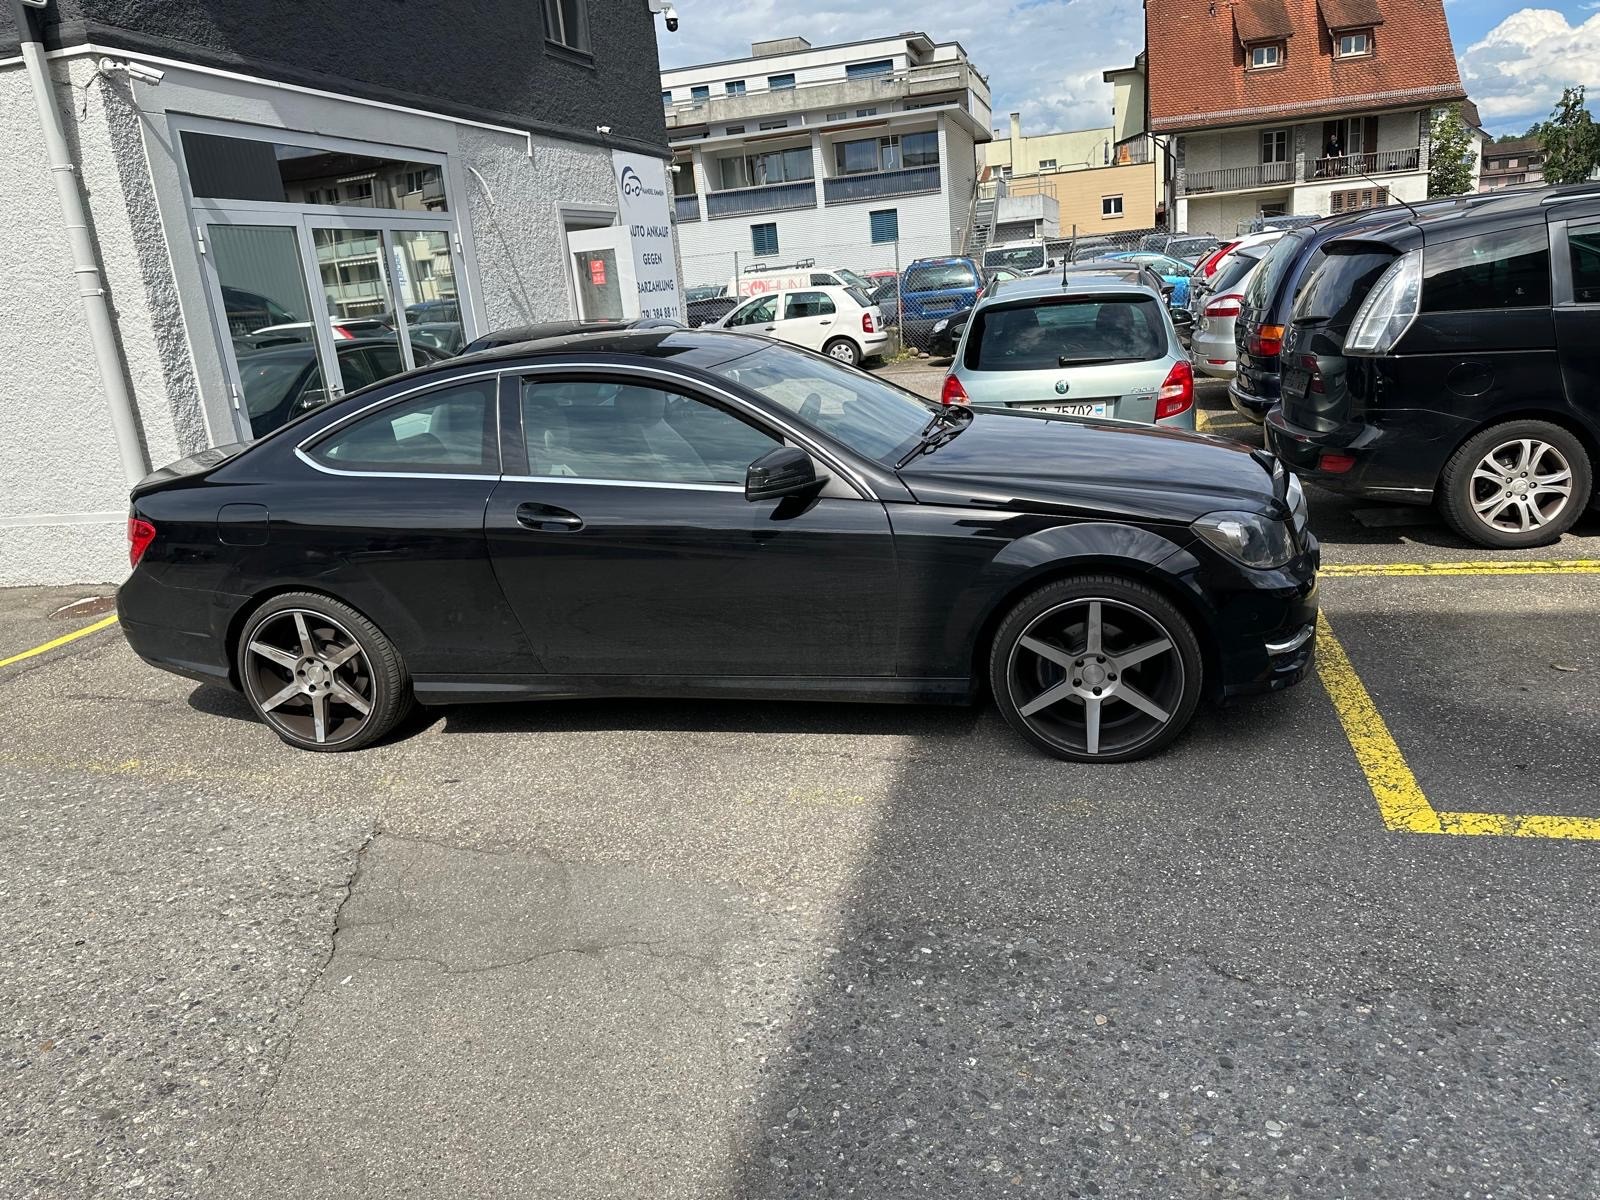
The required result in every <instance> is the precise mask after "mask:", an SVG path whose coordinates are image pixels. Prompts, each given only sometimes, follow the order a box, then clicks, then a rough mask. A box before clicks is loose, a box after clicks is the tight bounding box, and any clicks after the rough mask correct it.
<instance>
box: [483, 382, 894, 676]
mask: <svg viewBox="0 0 1600 1200" xmlns="http://www.w3.org/2000/svg"><path fill="white" fill-rule="evenodd" d="M502 404H503V408H502V420H503V421H504V422H506V423H507V424H508V425H509V426H511V427H514V428H519V429H520V431H521V438H522V442H523V446H524V448H525V449H524V450H523V451H521V452H520V453H524V454H525V455H526V461H525V465H524V466H523V467H522V471H523V474H521V475H518V476H512V475H510V474H508V475H507V476H506V477H505V478H504V479H503V480H502V481H501V483H500V485H499V486H498V487H497V488H496V489H495V492H494V495H493V497H492V498H491V500H490V503H489V506H488V511H487V515H486V528H487V531H488V538H489V545H490V551H491V554H492V555H493V558H494V562H495V569H496V572H497V573H498V575H499V578H500V582H501V585H502V587H503V588H504V589H505V593H506V596H507V598H508V599H509V601H510V603H511V606H512V608H513V609H514V610H515V611H516V612H517V614H518V615H519V616H520V617H521V619H522V621H523V624H524V628H525V629H526V630H527V632H528V636H529V638H530V639H532V641H533V642H534V644H535V646H536V647H537V651H538V654H539V657H540V659H541V661H542V662H543V663H544V667H545V670H546V671H548V672H550V673H552V674H556V675H582V676H638V677H669V678H673V677H677V678H688V677H693V678H702V679H732V678H735V677H743V678H746V679H761V678H797V677H807V676H809V677H821V678H826V677H847V676H855V677H866V676H885V675H890V674H892V673H893V670H894V651H895V636H894V630H895V628H896V626H897V620H896V617H895V615H894V614H895V587H896V574H895V561H894V549H893V543H892V534H891V531H890V528H889V521H888V517H887V515H886V513H885V512H884V509H883V506H882V505H881V504H880V503H879V502H878V501H877V500H875V499H873V498H871V497H870V496H869V495H865V494H863V492H861V491H858V490H857V489H855V488H854V487H852V486H851V485H850V484H849V483H848V482H847V481H846V480H844V479H842V478H838V477H835V478H834V479H832V480H831V481H830V482H829V483H828V485H827V486H826V487H825V488H824V490H823V491H822V493H821V494H820V495H819V496H817V497H816V498H815V499H812V500H809V501H799V500H794V499H787V500H781V501H761V502H754V503H752V502H750V501H747V500H746V499H745V496H744V478H745V471H746V468H747V467H748V465H749V464H750V463H751V462H753V461H754V460H755V459H757V458H759V457H761V456H762V455H763V454H765V453H767V452H769V451H770V450H773V449H775V448H777V447H778V446H779V445H781V444H783V439H784V437H785V432H784V431H783V430H780V429H777V428H775V427H774V426H773V425H771V424H770V423H768V422H767V421H766V420H764V419H760V418H757V417H754V416H752V415H751V413H750V412H749V411H746V410H745V409H743V408H741V407H740V406H739V405H737V404H735V403H732V402H730V401H729V399H728V398H727V396H726V395H718V394H715V393H714V392H713V391H712V390H711V389H703V388H701V387H700V386H699V385H686V384H683V383H681V382H675V381H673V378H672V377H670V376H669V377H666V378H657V377H654V376H652V375H645V374H641V373H640V372H638V371H637V370H634V371H631V372H630V371H623V370H620V369H612V370H604V369H587V370H582V371H580V370H577V369H574V368H568V369H566V370H542V371H532V372H530V373H528V374H526V375H525V376H524V377H522V378H521V379H515V378H512V377H509V376H508V381H507V391H506V394H505V395H504V397H503V400H502ZM789 436H791V437H792V435H789Z"/></svg>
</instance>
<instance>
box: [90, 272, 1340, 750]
mask: <svg viewBox="0 0 1600 1200" xmlns="http://www.w3.org/2000/svg"><path fill="white" fill-rule="evenodd" d="M1146 302H1147V303H1149V304H1150V306H1151V308H1152V309H1153V310H1155V311H1157V312H1159V310H1160V306H1159V305H1157V304H1156V303H1155V301H1154V300H1153V299H1149V300H1147V301H1146ZM980 315H981V314H980ZM502 397H514V398H515V399H514V401H513V402H512V403H510V404H504V403H503V402H502ZM501 413H503V414H504V416H505V419H504V420H501V419H498V418H499V415H500V414H501ZM267 514H270V522H271V523H270V533H271V536H270V538H269V537H268V536H267V535H268V525H267V520H268V516H267ZM128 531H129V547H130V559H131V562H132V568H133V569H132V573H131V574H130V575H129V577H128V579H127V581H126V582H125V583H124V584H123V586H122V588H121V589H120V591H119V592H118V595H117V608H118V613H119V615H120V618H121V622H122V624H121V629H122V632H123V634H124V635H125V636H126V637H127V640H128V642H129V643H130V644H131V646H132V647H133V649H134V650H135V652H136V653H138V654H139V656H140V657H141V658H143V659H144V660H145V661H146V662H148V663H150V664H152V665H154V666H157V667H160V668H162V669H165V670H170V671H174V672H176V673H178V674H180V675H185V676H188V677H191V678H196V679H200V680H203V681H205V682H208V683H212V684H216V685H219V686H222V687H231V688H236V689H238V690H239V691H241V692H242V693H243V694H244V696H245V699H246V701H247V702H248V704H249V705H250V707H251V709H252V710H253V711H254V712H255V714H256V715H257V717H258V718H259V720H260V721H262V722H263V723H264V724H265V725H266V727H267V728H268V729H269V730H271V731H272V732H273V733H274V734H276V735H277V736H278V737H279V738H281V739H282V740H283V741H284V742H286V743H288V744H289V745H291V746H295V747H299V748H303V749H307V750H320V751H338V750H355V749H358V748H361V747H364V746H370V745H372V744H373V743H374V742H376V741H378V740H379V739H381V738H383V737H384V736H385V735H386V734H388V733H389V732H390V731H391V730H393V729H394V728H395V727H396V725H397V724H398V723H399V722H400V721H401V720H402V719H403V718H404V716H405V715H406V712H407V710H408V709H409V708H410V707H411V705H412V704H413V702H414V701H420V702H422V703H424V704H459V703H463V702H469V701H493V700H532V699H541V698H549V699H554V698H557V697H570V696H660V697H706V696H715V697H741V698H744V699H746V700H762V699H813V700H830V699H849V700H893V701H919V702H930V701H933V702H945V703H972V702H973V701H975V700H976V699H977V698H979V697H980V696H982V695H984V694H985V693H988V694H992V695H993V696H994V697H995V700H996V703H997V704H998V705H999V707H1000V709H1001V711H1002V712H1003V713H1004V715H1005V717H1006V719H1007V721H1009V722H1010V723H1011V725H1012V727H1013V728H1014V729H1016V730H1017V731H1018V732H1019V733H1020V735H1021V736H1022V737H1023V738H1025V739H1026V740H1027V741H1029V742H1030V743H1031V744H1033V745H1034V746H1036V747H1038V748H1039V749H1041V750H1043V751H1044V752H1046V753H1048V754H1051V755H1055V756H1057V757H1060V758H1066V759H1074V760H1078V761H1084V762H1118V761H1126V760H1130V759H1134V758H1139V757H1143V756H1146V755H1149V754H1151V753H1154V752H1155V751H1157V750H1159V749H1161V748H1162V747H1164V746H1166V745H1167V744H1169V743H1170V742H1171V741H1172V740H1173V739H1174V738H1176V737H1177V736H1178V735H1179V734H1180V733H1181V732H1182V731H1183V729H1184V728H1185V726H1187V725H1188V724H1189V722H1190V719H1191V717H1192V716H1193V714H1194V713H1195V711H1196V708H1197V707H1198V705H1199V703H1200V701H1201V700H1202V699H1206V700H1216V699H1220V698H1222V697H1226V696H1232V695H1238V694H1241V693H1247V692H1258V691H1268V690H1274V689H1279V688H1284V687H1287V686H1289V685H1291V684H1293V683H1295V682H1297V681H1298V680H1300V679H1301V678H1302V677H1303V676H1304V675H1305V674H1306V672H1307V671H1308V670H1309V668H1310V665H1311V661H1312V653H1313V651H1312V646H1313V638H1314V633H1315V622H1316V613H1317V593H1316V565H1317V556H1318V547H1317V543H1316V540H1315V538H1314V537H1313V536H1312V535H1311V534H1310V532H1309V531H1308V529H1307V525H1306V509H1305V503H1304V498H1303V496H1302V495H1301V493H1300V491H1299V488H1298V485H1297V484H1296V483H1295V482H1294V480H1293V478H1292V476H1290V474H1289V473H1288V472H1287V471H1285V470H1283V469H1282V467H1281V466H1280V465H1278V464H1276V463H1274V462H1273V461H1272V460H1271V459H1270V458H1269V457H1268V456H1266V455H1265V454H1263V453H1262V452H1260V451H1256V452H1254V453H1251V452H1249V451H1247V450H1246V449H1245V448H1244V447H1241V446H1235V445H1231V444H1228V443H1224V442H1221V441H1218V440H1216V439H1212V438H1203V437H1196V436H1192V435H1187V434H1184V433H1181V432H1178V431H1175V430H1156V429H1152V428H1145V427H1140V426H1136V425H1123V424H1117V423H1111V422H1086V421H1076V420H1071V419H1068V418H1060V417H1052V416H1049V415H1039V414H1025V413H1011V412H989V411H974V410H972V409H966V408H960V409H954V408H951V409H941V408H940V407H939V406H937V405H929V404H927V403H926V402H924V401H922V400H920V399H918V398H917V397H915V396H913V395H911V394H910V393H908V392H905V391H902V390H901V389H899V388H896V387H894V386H892V385H890V384H888V383H885V382H884V381H882V380H881V379H878V378H876V377H874V376H872V375H869V374H867V373H865V372H861V371H854V370H850V369H848V368H846V367H844V366H843V365H842V364H840V363H837V362H833V361H831V360H829V359H827V358H824V357H821V356H818V355H814V354H808V353H804V352H801V351H799V350H796V349H793V348H791V347H788V346H783V345H779V344H775V343H761V342H756V341H752V340H751V339H749V338H743V337H736V336H732V335H729V334H725V333H717V332H711V331H706V330H695V331H688V330H668V331H660V330H652V331H639V330H627V331H619V332H615V333H601V334H580V335H575V336H573V337H570V338H566V339H561V340H556V341H546V342H542V343H538V344H534V345H519V346H515V347H508V348H505V349H503V350H498V351H492V352H489V353H486V354H483V355H478V356H475V357H472V358H456V359H451V360H448V361H447V362H444V363H440V364H437V365H435V366H433V367H429V368H427V369H424V370H421V371H417V372H414V373H412V374H410V375H407V376H405V377H403V378H400V379H393V380H388V381H386V382H385V383H383V384H381V385H380V386H378V387H376V388H373V389H371V390H368V391H366V392H363V393H361V394H359V395H352V396H347V397H345V398H343V399H341V400H339V401H336V402H335V403H333V404H331V405H329V406H327V407H326V408H324V409H322V410H320V411H318V412H315V413H313V414H311V415H308V416H307V417H306V418H305V419H304V420H302V421H301V422H300V423H299V424H297V425H294V426H291V427H289V428H287V429H284V430H282V431H280V432H279V433H278V434H277V435H275V436H272V437H267V438H263V439H262V440H261V441H259V442H256V443H255V444H253V445H250V446H229V447H220V448H216V449H211V450H207V451H205V452H203V453H202V454H198V455H196V456H194V457H192V458H188V459H184V460H181V461H179V462H175V463H172V464H170V465H169V466H166V467H164V468H162V469H161V470H159V471H157V472H155V473H154V474H152V475H150V476H148V477H147V478H146V479H144V480H143V481H142V482H140V483H139V484H137V485H136V486H135V488H134V489H133V498H132V511H131V514H130V520H129V522H128ZM219 535H221V536H219ZM223 581H225V583H224V582H223ZM463 614H467V615H468V616H469V618H470V619H463ZM529 719H530V720H535V719H536V718H533V717H530V718H529ZM221 724H227V723H226V722H221V723H219V733H221V732H225V731H223V730H221V729H220V725H221ZM232 728H233V730H235V731H238V730H241V729H243V730H248V728H249V727H248V726H239V725H237V724H234V725H233V727H232Z"/></svg>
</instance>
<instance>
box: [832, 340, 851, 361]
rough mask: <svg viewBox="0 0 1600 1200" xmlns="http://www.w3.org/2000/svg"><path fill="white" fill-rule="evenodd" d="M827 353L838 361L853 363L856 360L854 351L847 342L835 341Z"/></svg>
mask: <svg viewBox="0 0 1600 1200" xmlns="http://www.w3.org/2000/svg"><path fill="white" fill-rule="evenodd" d="M828 353H829V354H831V355H833V357H834V358H837V359H838V360H839V361H840V362H847V363H853V362H855V360H856V352H855V350H854V349H852V348H851V346H850V343H849V342H836V343H835V344H834V347H833V349H832V350H829V351H828Z"/></svg>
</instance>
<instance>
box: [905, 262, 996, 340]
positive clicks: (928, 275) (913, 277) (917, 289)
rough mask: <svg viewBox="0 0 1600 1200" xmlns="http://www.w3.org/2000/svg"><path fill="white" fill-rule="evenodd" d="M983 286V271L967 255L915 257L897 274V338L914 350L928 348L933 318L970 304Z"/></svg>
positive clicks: (943, 315)
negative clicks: (898, 281) (898, 298)
mask: <svg viewBox="0 0 1600 1200" xmlns="http://www.w3.org/2000/svg"><path fill="white" fill-rule="evenodd" d="M982 287H983V273H982V271H980V270H979V268H978V264H977V263H976V262H974V261H973V260H972V259H970V258H963V257H959V256H954V257H946V258H919V259H917V260H916V261H915V262H913V263H912V264H911V265H910V266H908V267H907V268H906V269H905V272H904V273H903V274H902V275H901V277H900V321H901V330H900V338H901V341H903V342H904V343H905V344H906V345H908V346H913V347H915V348H916V349H918V350H926V349H927V348H928V341H929V338H930V337H931V336H932V334H933V326H934V324H935V322H937V321H938V320H940V319H941V318H943V317H950V316H954V315H955V314H956V313H958V312H960V311H961V310H962V309H964V308H971V307H972V306H973V305H974V304H976V303H977V300H978V292H979V290H980V289H981V288H982Z"/></svg>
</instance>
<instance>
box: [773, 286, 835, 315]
mask: <svg viewBox="0 0 1600 1200" xmlns="http://www.w3.org/2000/svg"><path fill="white" fill-rule="evenodd" d="M833 312H834V307H833V297H831V296H829V295H828V293H827V292H790V293H789V294H788V295H787V296H785V297H784V298H783V319H784V320H785V321H793V320H795V319H796V318H797V317H826V316H831V315H832V314H833Z"/></svg>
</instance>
